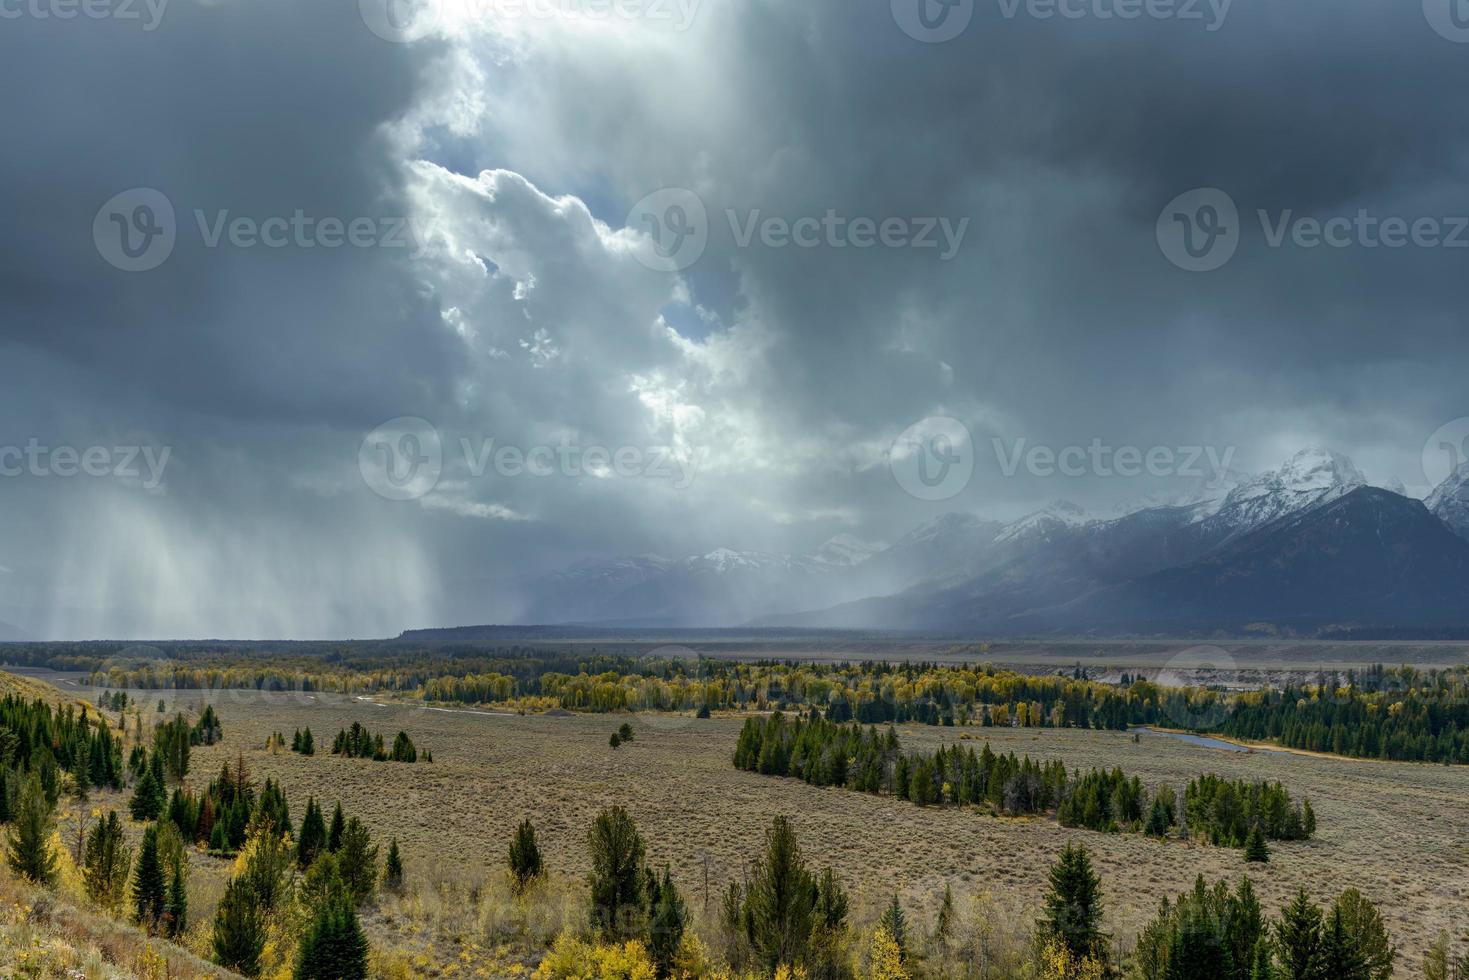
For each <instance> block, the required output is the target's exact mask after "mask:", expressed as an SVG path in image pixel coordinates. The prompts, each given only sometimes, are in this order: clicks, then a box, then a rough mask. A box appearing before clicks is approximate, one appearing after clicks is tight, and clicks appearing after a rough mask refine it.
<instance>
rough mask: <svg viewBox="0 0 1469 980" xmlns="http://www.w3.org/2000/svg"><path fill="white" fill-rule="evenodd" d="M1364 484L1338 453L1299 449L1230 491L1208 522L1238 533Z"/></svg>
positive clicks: (1358, 472) (1359, 474) (1231, 532)
mask: <svg viewBox="0 0 1469 980" xmlns="http://www.w3.org/2000/svg"><path fill="white" fill-rule="evenodd" d="M1366 483H1367V479H1366V477H1364V476H1363V475H1362V471H1361V470H1359V469H1357V467H1356V464H1354V463H1353V462H1352V461H1351V460H1350V459H1348V458H1347V457H1345V456H1343V455H1341V454H1340V453H1334V452H1331V451H1330V450H1327V449H1315V448H1312V449H1302V450H1301V451H1300V452H1298V453H1296V454H1295V455H1294V456H1292V457H1291V458H1290V459H1288V460H1286V461H1285V463H1284V464H1283V465H1282V466H1281V467H1280V469H1278V470H1273V471H1271V472H1269V473H1263V474H1261V475H1260V476H1256V477H1253V478H1251V479H1249V480H1246V481H1244V482H1243V483H1241V484H1240V485H1239V486H1237V487H1235V488H1234V489H1233V490H1231V491H1230V492H1229V495H1228V496H1227V497H1225V498H1224V502H1223V504H1221V505H1220V507H1219V509H1218V512H1217V513H1215V514H1214V515H1213V516H1211V517H1209V518H1208V520H1209V521H1212V522H1214V524H1215V526H1216V527H1218V528H1220V529H1222V530H1224V531H1226V532H1227V533H1228V534H1230V535H1233V534H1241V533H1244V532H1246V531H1250V530H1253V529H1255V528H1257V527H1263V526H1264V525H1266V524H1268V523H1270V522H1271V521H1274V520H1277V519H1279V518H1281V517H1285V516H1286V515H1288V514H1294V513H1298V512H1300V511H1302V510H1305V509H1307V508H1309V507H1314V506H1316V505H1317V504H1321V503H1325V502H1326V501H1328V500H1333V499H1335V498H1337V497H1340V496H1342V495H1344V494H1346V493H1350V492H1351V491H1352V490H1355V489H1356V488H1357V487H1360V486H1365V485H1366Z"/></svg>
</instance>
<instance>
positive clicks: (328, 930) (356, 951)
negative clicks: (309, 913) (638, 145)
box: [293, 896, 368, 980]
mask: <svg viewBox="0 0 1469 980" xmlns="http://www.w3.org/2000/svg"><path fill="white" fill-rule="evenodd" d="M367 952H368V947H367V937H366V936H365V935H363V933H362V926H361V925H360V924H359V923H358V921H357V909H356V907H355V906H354V905H353V904H352V902H351V901H350V900H349V899H348V898H346V897H345V896H339V897H337V898H336V899H335V900H333V901H330V902H327V903H326V904H325V905H322V906H320V907H319V908H318V909H317V911H316V915H315V916H314V917H313V918H312V920H311V924H310V925H309V926H307V927H306V931H305V933H303V934H302V936H301V945H300V947H299V949H298V950H297V953H296V969H295V972H294V974H293V976H294V977H295V980H365V978H366V977H367Z"/></svg>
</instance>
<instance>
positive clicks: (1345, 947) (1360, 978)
mask: <svg viewBox="0 0 1469 980" xmlns="http://www.w3.org/2000/svg"><path fill="white" fill-rule="evenodd" d="M1321 971H1322V973H1321V975H1322V976H1323V977H1330V978H1331V980H1371V972H1370V971H1369V970H1368V969H1367V960H1366V958H1365V957H1363V955H1362V951H1361V950H1360V949H1359V948H1358V947H1357V944H1356V942H1355V941H1354V940H1353V937H1352V935H1351V933H1350V932H1348V930H1347V923H1346V919H1345V918H1344V917H1343V916H1342V909H1341V906H1340V905H1335V906H1333V907H1332V909H1331V915H1330V917H1329V918H1328V919H1327V920H1326V926H1325V928H1323V929H1322V932H1321Z"/></svg>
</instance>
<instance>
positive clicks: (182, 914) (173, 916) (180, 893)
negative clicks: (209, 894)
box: [163, 861, 189, 938]
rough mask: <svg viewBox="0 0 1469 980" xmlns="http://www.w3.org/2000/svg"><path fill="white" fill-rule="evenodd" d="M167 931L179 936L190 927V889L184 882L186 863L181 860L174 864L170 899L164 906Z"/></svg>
mask: <svg viewBox="0 0 1469 980" xmlns="http://www.w3.org/2000/svg"><path fill="white" fill-rule="evenodd" d="M163 921H164V925H165V931H166V932H167V933H168V935H169V936H170V937H171V938H178V937H179V936H182V935H183V934H184V930H185V929H187V928H188V927H189V890H188V887H187V885H185V883H184V865H183V862H182V861H179V862H177V863H175V864H174V866H173V879H172V881H170V882H169V886H168V901H167V902H166V903H165V904H164V907H163Z"/></svg>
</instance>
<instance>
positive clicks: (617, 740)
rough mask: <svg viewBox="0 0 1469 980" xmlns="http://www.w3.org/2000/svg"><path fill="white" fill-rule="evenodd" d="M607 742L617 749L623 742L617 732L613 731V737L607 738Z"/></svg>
mask: <svg viewBox="0 0 1469 980" xmlns="http://www.w3.org/2000/svg"><path fill="white" fill-rule="evenodd" d="M607 744H608V745H610V746H612V747H613V748H614V749H615V748H617V747H618V746H619V745H621V744H622V739H621V738H620V737H619V736H618V734H617V733H616V732H613V733H612V737H611V738H609V739H608V740H607Z"/></svg>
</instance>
